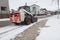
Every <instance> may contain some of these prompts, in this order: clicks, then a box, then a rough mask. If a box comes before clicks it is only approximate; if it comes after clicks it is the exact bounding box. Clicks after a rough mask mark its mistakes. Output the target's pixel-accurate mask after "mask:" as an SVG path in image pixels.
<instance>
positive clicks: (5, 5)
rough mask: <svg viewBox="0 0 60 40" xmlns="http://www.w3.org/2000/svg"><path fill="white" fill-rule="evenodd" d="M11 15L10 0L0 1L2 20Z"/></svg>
mask: <svg viewBox="0 0 60 40" xmlns="http://www.w3.org/2000/svg"><path fill="white" fill-rule="evenodd" d="M8 13H9V1H8V0H0V18H1V17H2V16H3V15H4V16H6V14H8Z"/></svg>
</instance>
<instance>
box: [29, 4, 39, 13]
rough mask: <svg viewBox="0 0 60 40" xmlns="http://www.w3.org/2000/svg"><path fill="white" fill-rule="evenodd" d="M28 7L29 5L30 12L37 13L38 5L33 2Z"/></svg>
mask: <svg viewBox="0 0 60 40" xmlns="http://www.w3.org/2000/svg"><path fill="white" fill-rule="evenodd" d="M30 7H31V11H32V14H39V12H40V11H39V10H40V6H38V5H36V4H33V5H31V6H30Z"/></svg>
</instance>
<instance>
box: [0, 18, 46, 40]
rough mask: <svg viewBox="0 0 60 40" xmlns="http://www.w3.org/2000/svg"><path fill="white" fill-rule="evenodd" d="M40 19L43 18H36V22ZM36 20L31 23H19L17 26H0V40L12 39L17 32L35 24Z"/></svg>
mask: <svg viewBox="0 0 60 40" xmlns="http://www.w3.org/2000/svg"><path fill="white" fill-rule="evenodd" d="M45 19H46V18H45ZM41 20H44V18H43V19H38V21H37V22H39V21H41ZM37 22H35V23H31V24H30V25H19V26H16V25H9V26H5V27H3V28H0V40H10V39H14V37H16V36H17V35H18V34H19V33H21V32H23V31H24V30H26V29H28V28H29V27H31V26H32V25H34V24H36V23H37Z"/></svg>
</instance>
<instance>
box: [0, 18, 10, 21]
mask: <svg viewBox="0 0 60 40" xmlns="http://www.w3.org/2000/svg"><path fill="white" fill-rule="evenodd" d="M8 20H9V18H4V19H0V21H8Z"/></svg>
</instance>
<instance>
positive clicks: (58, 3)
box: [57, 0, 59, 18]
mask: <svg viewBox="0 0 60 40" xmlns="http://www.w3.org/2000/svg"><path fill="white" fill-rule="evenodd" d="M57 6H58V16H57V18H59V0H57Z"/></svg>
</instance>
